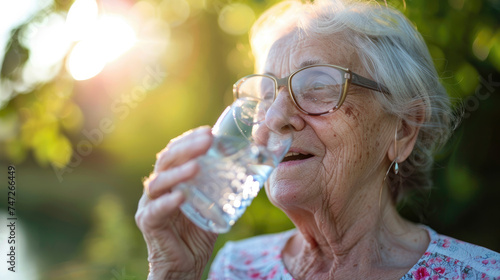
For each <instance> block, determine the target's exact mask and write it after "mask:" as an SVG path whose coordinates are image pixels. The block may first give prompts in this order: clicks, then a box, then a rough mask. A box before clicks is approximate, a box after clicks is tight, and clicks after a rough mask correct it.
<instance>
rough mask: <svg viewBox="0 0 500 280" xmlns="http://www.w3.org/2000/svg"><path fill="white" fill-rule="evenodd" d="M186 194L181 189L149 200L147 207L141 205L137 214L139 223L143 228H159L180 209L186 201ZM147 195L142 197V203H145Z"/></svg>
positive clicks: (136, 217) (136, 218)
mask: <svg viewBox="0 0 500 280" xmlns="http://www.w3.org/2000/svg"><path fill="white" fill-rule="evenodd" d="M184 199H185V197H184V194H183V193H182V191H180V190H176V191H173V192H172V193H168V194H165V195H162V196H160V197H158V198H156V199H154V200H149V201H147V203H148V205H147V207H141V208H140V209H141V211H138V212H137V213H136V216H135V220H136V223H137V225H138V226H139V227H140V228H141V229H147V228H150V229H151V228H159V227H162V226H164V225H165V223H166V222H167V221H169V220H171V219H172V214H173V213H174V212H175V211H178V208H179V206H180V205H181V204H182V202H184ZM142 200H148V198H147V197H145V196H143V197H142V198H141V202H140V204H141V203H142V204H144V203H145V201H142Z"/></svg>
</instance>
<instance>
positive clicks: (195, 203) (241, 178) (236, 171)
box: [178, 136, 279, 233]
mask: <svg viewBox="0 0 500 280" xmlns="http://www.w3.org/2000/svg"><path fill="white" fill-rule="evenodd" d="M238 143H241V139H240V138H238V137H231V136H219V137H216V138H215V139H214V143H213V145H212V147H211V148H210V149H209V151H208V152H207V154H206V155H204V156H202V157H201V158H200V159H199V165H200V172H199V173H198V174H197V176H196V177H195V178H194V179H193V180H191V181H188V182H185V183H182V184H180V185H179V186H178V188H180V189H181V190H183V191H184V192H185V193H186V197H187V199H186V202H185V203H183V204H182V206H181V210H182V212H183V213H184V214H185V215H186V216H188V217H189V218H190V219H191V220H192V221H194V222H195V223H196V224H197V225H198V226H200V227H201V228H203V229H205V230H209V231H213V232H218V233H224V232H227V231H229V229H230V228H231V226H232V225H233V224H234V223H235V221H236V220H237V219H238V218H239V217H240V216H241V215H242V214H243V213H244V212H245V210H246V208H247V207H248V206H249V205H250V203H251V201H252V200H253V198H255V197H256V196H257V194H258V192H259V190H260V189H261V187H262V186H263V185H264V183H265V181H266V180H267V178H268V177H269V175H270V173H271V172H272V170H273V169H274V168H275V167H276V166H277V165H278V164H279V160H278V159H277V158H276V156H275V155H274V154H273V153H271V152H270V151H269V150H267V148H266V147H264V146H257V145H255V144H248V143H246V144H247V145H246V146H245V145H243V146H242V145H240V147H241V149H238V150H237V151H236V150H235V147H238V145H237V144H238Z"/></svg>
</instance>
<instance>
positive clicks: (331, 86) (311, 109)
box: [238, 66, 344, 114]
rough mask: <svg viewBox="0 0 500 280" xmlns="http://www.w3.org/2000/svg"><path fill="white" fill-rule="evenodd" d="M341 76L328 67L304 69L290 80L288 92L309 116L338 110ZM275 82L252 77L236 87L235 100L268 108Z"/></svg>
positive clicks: (261, 77) (274, 90) (341, 86)
mask: <svg viewBox="0 0 500 280" xmlns="http://www.w3.org/2000/svg"><path fill="white" fill-rule="evenodd" d="M343 83H344V79H343V72H342V71H340V70H338V69H336V68H333V67H328V66H314V67H310V68H305V69H303V70H301V71H299V72H296V73H295V74H293V75H292V76H291V80H290V84H291V92H292V95H293V97H294V99H295V102H296V103H297V105H298V106H299V107H300V108H301V109H302V110H304V111H306V112H308V113H311V114H320V113H325V112H328V111H329V110H331V109H333V108H334V107H335V106H337V104H338V102H339V99H340V97H341V95H342V90H343ZM276 88H277V85H276V82H275V80H273V79H272V78H270V77H267V76H259V75H256V76H251V77H248V78H247V79H245V80H244V81H243V82H242V83H241V84H240V85H239V87H238V98H242V97H251V98H257V99H259V100H261V101H265V102H263V103H264V104H266V105H264V104H263V106H264V108H263V109H265V110H267V108H268V107H269V106H270V105H271V103H272V101H273V100H274V95H275V92H276Z"/></svg>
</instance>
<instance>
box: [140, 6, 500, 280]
mask: <svg viewBox="0 0 500 280" xmlns="http://www.w3.org/2000/svg"><path fill="white" fill-rule="evenodd" d="M251 42H252V49H253V51H254V55H255V58H256V71H257V73H261V75H262V76H259V77H260V78H261V79H269V81H272V82H274V81H275V80H274V79H273V78H272V77H275V78H277V79H279V81H280V82H279V84H276V91H275V94H274V102H273V103H272V105H271V106H270V108H269V109H268V113H267V116H273V115H280V116H282V117H279V118H272V117H269V118H266V120H265V123H266V125H267V127H268V128H269V129H271V130H276V131H281V132H284V133H291V134H293V139H294V140H293V143H292V146H291V149H290V152H289V153H288V156H287V157H285V159H284V160H283V161H282V162H281V163H280V164H279V165H278V167H277V168H276V170H275V171H274V173H273V174H272V175H271V177H270V179H269V181H268V183H267V184H266V186H265V190H266V193H267V196H268V197H269V199H270V201H271V202H272V203H273V204H274V205H275V206H277V207H278V208H280V209H281V210H282V211H284V212H285V213H286V214H287V216H288V217H289V218H290V219H291V220H292V222H293V223H294V224H295V226H296V229H293V230H291V231H287V232H284V233H278V234H272V235H266V236H259V237H254V238H250V239H248V240H244V241H239V242H230V243H228V244H226V246H225V247H224V248H223V249H221V251H220V252H219V253H218V255H217V257H216V259H215V261H214V263H213V265H212V268H211V272H210V275H209V277H210V278H212V279H257V278H258V279H500V255H499V254H498V253H495V252H493V251H490V250H488V249H485V248H482V247H479V246H475V245H472V244H468V243H465V242H461V241H458V240H455V239H453V238H450V237H446V236H443V235H439V234H438V233H436V232H435V231H433V230H432V229H431V228H429V227H426V226H423V225H418V224H414V223H411V222H409V221H407V220H405V219H403V218H402V217H401V216H400V215H399V214H398V212H397V211H396V207H395V205H396V204H397V203H398V201H399V200H400V199H401V198H402V197H404V196H405V194H406V193H408V191H409V190H412V189H417V188H426V187H429V186H430V174H429V171H430V167H431V164H432V161H433V160H432V157H433V152H434V151H435V150H436V149H437V148H438V147H439V146H440V145H441V144H443V143H444V142H445V141H446V140H447V138H448V136H449V134H450V131H451V123H452V117H451V116H452V114H451V110H450V107H449V106H450V105H449V100H448V97H447V94H446V92H445V90H444V88H443V87H442V86H441V85H440V83H439V79H438V75H437V73H436V71H435V69H434V67H433V64H432V59H431V57H430V55H429V52H428V50H427V48H426V46H425V44H424V42H423V39H422V37H421V36H420V35H419V33H418V32H417V31H416V30H415V28H414V27H413V26H412V25H411V24H410V23H409V22H408V20H407V19H406V18H405V17H404V16H403V15H401V13H399V12H397V11H395V10H393V9H390V8H387V7H385V6H379V5H377V4H374V3H361V2H350V1H349V2H341V0H331V1H315V2H314V4H312V3H306V4H302V3H301V2H283V3H281V4H278V5H276V6H274V7H273V8H271V9H270V10H269V11H267V12H266V13H265V14H264V15H263V16H262V17H261V18H260V19H259V20H258V21H257V22H256V24H255V26H254V27H253V29H252V37H251ZM253 78H255V76H253ZM253 78H248V79H247V80H245V82H248V81H249V80H250V79H253ZM338 81H341V82H343V83H342V84H341V85H340V86H339V85H338ZM307 85H308V86H309V88H307V89H306V86H307ZM236 94H238V87H236ZM255 94H259V93H255ZM273 110H276V111H279V112H280V114H271V112H272V111H273ZM211 143H212V135H211V133H210V130H209V128H206V127H203V128H199V129H195V130H193V131H190V132H189V133H186V134H184V135H182V136H180V137H178V138H176V139H175V140H173V141H171V143H169V145H168V146H167V147H166V148H165V149H164V150H163V151H161V152H160V153H159V154H158V159H157V162H156V165H155V168H154V172H153V173H152V174H151V176H150V178H149V179H148V180H146V182H145V188H146V192H145V194H144V195H143V196H142V198H141V200H140V202H139V208H138V210H137V214H136V221H137V224H138V226H139V228H140V229H141V231H142V232H143V234H144V238H145V240H146V243H147V246H148V253H149V258H148V260H149V263H150V274H149V279H199V278H200V277H201V275H202V273H203V270H204V268H205V266H206V265H207V262H208V260H209V258H210V256H211V254H212V250H213V246H214V242H215V240H216V238H217V235H216V234H214V233H210V232H205V231H203V230H201V229H199V228H198V227H196V226H195V225H194V224H192V223H191V222H190V221H189V220H188V219H186V217H185V216H184V215H183V214H182V213H181V212H180V211H179V206H180V204H182V202H183V200H184V199H185V197H184V196H183V194H182V193H181V192H180V191H177V190H175V191H174V190H173V189H174V187H175V186H176V185H177V184H179V183H180V182H183V181H186V180H189V179H190V178H192V177H193V176H194V175H195V174H196V173H197V171H198V166H197V164H196V159H197V157H199V156H201V155H203V154H204V153H205V152H206V151H207V149H208V148H209V147H210V145H211Z"/></svg>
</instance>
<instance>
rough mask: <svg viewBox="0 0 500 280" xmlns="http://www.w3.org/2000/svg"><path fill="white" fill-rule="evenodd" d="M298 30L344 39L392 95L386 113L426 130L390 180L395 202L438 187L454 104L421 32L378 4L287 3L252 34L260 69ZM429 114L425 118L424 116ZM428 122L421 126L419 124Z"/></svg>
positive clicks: (345, 0)
mask: <svg viewBox="0 0 500 280" xmlns="http://www.w3.org/2000/svg"><path fill="white" fill-rule="evenodd" d="M294 29H297V30H298V31H300V32H301V33H304V34H308V35H312V34H315V35H320V36H323V37H324V36H331V35H340V34H342V36H343V38H345V39H346V42H345V43H346V44H349V46H350V47H352V49H353V50H354V51H355V53H356V54H357V56H358V57H359V60H360V62H361V66H362V67H363V68H364V69H365V71H366V72H367V73H368V74H369V75H370V76H371V77H372V79H373V80H375V81H376V82H378V83H380V84H383V85H385V86H386V87H387V88H388V89H389V91H390V92H391V95H390V96H385V95H383V94H378V95H377V98H378V101H379V102H380V103H381V104H382V106H383V107H384V109H385V110H386V111H387V112H388V113H390V114H393V115H395V116H397V117H399V118H400V119H401V120H402V121H404V122H406V123H407V124H409V125H413V126H419V127H420V131H419V134H418V139H417V141H416V143H415V147H414V149H413V151H412V153H411V154H410V156H409V157H408V158H407V159H406V160H405V161H404V162H402V163H400V164H399V166H400V172H399V173H398V174H397V175H396V174H391V176H388V180H387V181H388V182H389V183H388V184H389V189H390V191H391V194H392V197H393V199H394V201H395V202H399V201H400V200H401V198H403V194H405V193H407V192H408V191H409V190H419V189H425V188H428V187H430V186H431V185H432V182H431V174H430V171H431V167H432V164H433V162H434V158H433V155H434V153H435V152H436V151H437V150H438V149H439V148H441V146H442V145H444V144H445V143H446V142H447V140H448V138H449V136H450V134H451V132H452V130H453V129H452V123H453V119H454V116H453V113H452V110H451V105H450V99H449V97H448V95H447V93H446V91H445V89H444V87H443V86H442V85H441V83H440V81H439V76H438V74H437V72H436V69H435V68H434V64H433V62H432V58H431V56H430V54H429V51H428V49H427V46H426V45H425V42H424V40H423V38H422V36H421V35H420V33H419V32H418V31H417V30H416V28H415V27H414V26H413V25H412V24H411V23H410V22H409V20H408V19H406V17H405V16H404V15H403V14H402V13H400V12H399V11H397V10H396V9H393V8H390V7H387V6H383V5H380V4H378V3H376V2H374V1H352V0H316V1H315V2H314V3H310V2H307V3H302V2H301V1H285V2H281V3H279V4H277V5H275V6H273V7H271V8H270V9H269V10H267V11H266V12H265V13H264V14H263V15H262V16H261V17H260V18H259V19H258V20H257V21H256V23H255V24H254V26H253V27H252V30H251V33H250V42H251V45H252V51H253V53H254V56H255V58H256V62H255V63H256V69H261V68H262V66H263V64H264V63H265V61H264V60H265V59H266V58H267V53H268V52H269V49H270V47H271V45H272V44H273V43H274V42H275V41H276V40H277V39H279V38H278V37H279V36H280V35H281V34H284V33H283V32H289V31H291V30H294ZM422 113H423V115H422ZM419 119H420V120H422V119H423V122H418V121H416V120H419Z"/></svg>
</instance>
